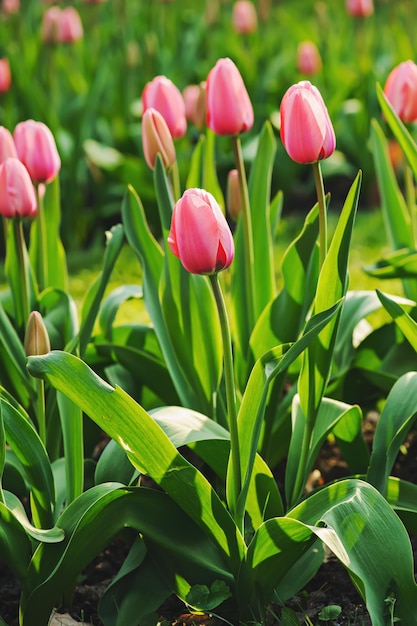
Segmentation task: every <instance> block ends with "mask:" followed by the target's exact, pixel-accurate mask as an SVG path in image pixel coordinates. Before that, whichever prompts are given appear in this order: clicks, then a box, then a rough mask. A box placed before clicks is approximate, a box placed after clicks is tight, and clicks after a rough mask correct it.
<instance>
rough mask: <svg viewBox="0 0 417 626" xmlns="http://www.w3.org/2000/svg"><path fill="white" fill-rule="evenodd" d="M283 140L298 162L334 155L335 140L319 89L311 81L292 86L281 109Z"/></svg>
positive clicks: (310, 161)
mask: <svg viewBox="0 0 417 626" xmlns="http://www.w3.org/2000/svg"><path fill="white" fill-rule="evenodd" d="M280 114H281V130H280V132H281V141H282V143H283V144H284V147H285V149H286V151H287V152H288V154H289V156H290V157H291V158H292V159H293V161H296V162H297V163H315V162H317V161H319V160H321V159H326V158H327V157H329V156H330V155H331V154H333V152H334V150H335V147H336V137H335V134H334V130H333V126H332V123H331V121H330V117H329V114H328V111H327V107H326V105H325V103H324V100H323V98H322V96H321V94H320V92H319V90H318V89H317V88H316V87H314V85H312V84H311V83H310V82H309V81H307V80H305V81H301V82H299V83H297V84H296V85H293V86H292V87H290V88H289V89H288V91H287V92H286V93H285V95H284V97H283V99H282V102H281V108H280Z"/></svg>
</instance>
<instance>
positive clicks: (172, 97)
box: [142, 76, 187, 139]
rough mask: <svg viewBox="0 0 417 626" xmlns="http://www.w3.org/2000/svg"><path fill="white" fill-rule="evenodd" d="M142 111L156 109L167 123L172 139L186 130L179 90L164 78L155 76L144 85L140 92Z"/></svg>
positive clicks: (178, 136) (183, 107) (183, 106)
mask: <svg viewBox="0 0 417 626" xmlns="http://www.w3.org/2000/svg"><path fill="white" fill-rule="evenodd" d="M142 105H143V111H146V110H147V109H151V108H152V109H156V110H157V111H159V113H160V114H161V115H162V117H163V118H164V120H165V121H166V123H167V126H168V128H169V131H170V133H171V135H172V137H173V138H174V139H178V138H180V137H182V136H183V135H184V134H185V131H186V130H187V120H186V117H185V104H184V99H183V97H182V95H181V92H180V90H179V89H178V87H177V86H176V85H174V83H173V82H172V81H171V80H170V79H169V78H167V77H166V76H156V77H155V78H154V79H153V80H152V81H150V82H149V83H147V84H146V85H145V88H144V90H143V92H142Z"/></svg>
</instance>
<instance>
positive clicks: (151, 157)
mask: <svg viewBox="0 0 417 626" xmlns="http://www.w3.org/2000/svg"><path fill="white" fill-rule="evenodd" d="M142 146H143V153H144V155H145V160H146V163H147V164H148V165H149V167H150V168H151V169H154V168H155V162H156V157H157V155H158V154H160V155H161V158H162V162H163V164H164V166H165V167H170V166H171V165H173V163H175V160H176V154H175V147H174V141H173V139H172V135H171V133H170V132H169V128H168V125H167V123H166V122H165V120H164V118H163V117H162V115H161V114H160V113H159V111H157V110H156V109H147V110H146V111H145V113H144V114H143V117H142Z"/></svg>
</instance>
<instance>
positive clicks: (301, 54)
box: [297, 41, 322, 76]
mask: <svg viewBox="0 0 417 626" xmlns="http://www.w3.org/2000/svg"><path fill="white" fill-rule="evenodd" d="M321 67H322V63H321V57H320V52H319V51H318V48H317V46H316V44H315V43H314V42H313V41H302V42H301V43H300V44H299V46H298V48H297V70H298V71H299V72H301V74H306V76H313V75H314V74H317V73H318V72H320V70H321Z"/></svg>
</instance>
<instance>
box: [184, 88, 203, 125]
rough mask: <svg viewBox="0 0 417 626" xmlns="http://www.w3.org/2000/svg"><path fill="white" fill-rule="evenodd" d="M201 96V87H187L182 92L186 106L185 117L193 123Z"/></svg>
mask: <svg viewBox="0 0 417 626" xmlns="http://www.w3.org/2000/svg"><path fill="white" fill-rule="evenodd" d="M199 96H200V87H199V86H198V85H187V87H185V89H183V91H182V97H183V100H184V105H185V117H186V118H187V120H188V121H191V122H192V121H193V117H194V110H195V107H196V104H197V101H198V98H199Z"/></svg>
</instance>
